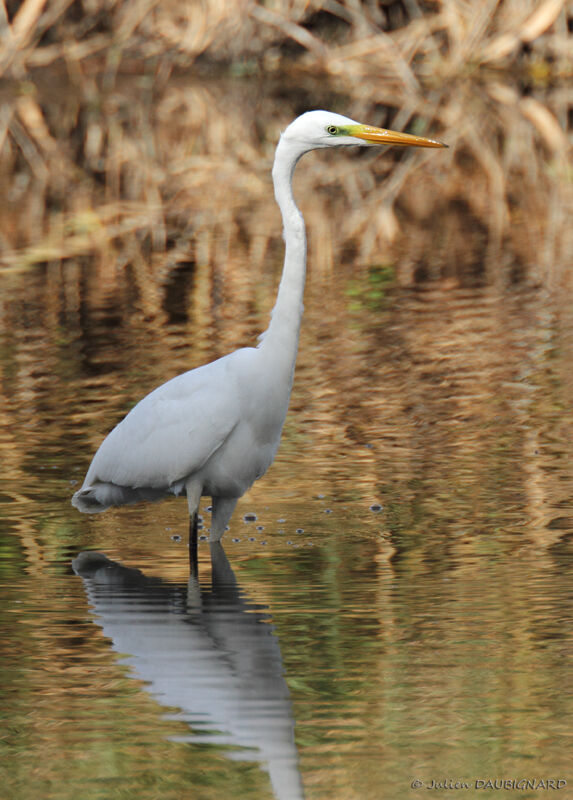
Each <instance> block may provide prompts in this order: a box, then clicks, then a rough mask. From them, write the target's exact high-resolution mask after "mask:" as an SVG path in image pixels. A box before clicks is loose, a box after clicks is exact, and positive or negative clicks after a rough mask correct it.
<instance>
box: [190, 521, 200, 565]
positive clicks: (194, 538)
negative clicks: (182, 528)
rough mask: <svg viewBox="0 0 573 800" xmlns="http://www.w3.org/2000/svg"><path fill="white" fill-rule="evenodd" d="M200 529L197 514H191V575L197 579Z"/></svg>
mask: <svg viewBox="0 0 573 800" xmlns="http://www.w3.org/2000/svg"><path fill="white" fill-rule="evenodd" d="M198 527H199V520H198V519H197V512H195V513H194V514H191V516H190V518H189V570H190V573H191V575H192V576H193V577H194V578H196V577H197V575H198V572H199V570H198V563H197V530H198Z"/></svg>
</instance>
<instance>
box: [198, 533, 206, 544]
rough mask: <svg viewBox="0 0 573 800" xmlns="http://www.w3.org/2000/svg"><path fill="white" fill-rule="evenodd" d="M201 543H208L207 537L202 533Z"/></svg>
mask: <svg viewBox="0 0 573 800" xmlns="http://www.w3.org/2000/svg"><path fill="white" fill-rule="evenodd" d="M199 541H200V542H206V541H207V537H206V536H205V534H204V533H202V534H201V536H200V537H199Z"/></svg>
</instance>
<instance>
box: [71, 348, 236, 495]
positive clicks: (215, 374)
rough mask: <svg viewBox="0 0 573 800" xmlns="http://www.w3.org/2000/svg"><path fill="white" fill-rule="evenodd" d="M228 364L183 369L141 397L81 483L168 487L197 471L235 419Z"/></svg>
mask: <svg viewBox="0 0 573 800" xmlns="http://www.w3.org/2000/svg"><path fill="white" fill-rule="evenodd" d="M232 355H235V354H232ZM230 362H231V357H230V356H226V357H225V358H222V359H219V360H218V361H215V362H212V363H211V364H206V365H205V366H203V367H199V368H197V369H194V370H191V371H190V372H185V373H183V374H182V375H178V376H177V377H176V378H173V379H172V380H170V381H168V382H167V383H164V384H163V385H162V386H159V387H158V388H157V389H155V390H154V391H153V392H151V393H150V394H148V395H147V396H146V397H144V398H143V400H141V401H140V402H139V403H138V404H137V405H136V406H135V407H134V408H133V409H132V410H131V411H130V412H129V414H128V415H127V416H126V417H125V418H124V419H123V420H122V421H121V422H120V423H119V424H118V425H117V426H116V427H115V428H114V429H113V430H112V431H111V432H110V433H109V435H108V436H107V438H106V439H105V440H104V441H103V442H102V444H101V446H100V448H99V450H98V451H97V453H96V455H95V457H94V459H93V461H92V464H91V466H90V469H89V470H88V474H87V475H86V480H85V483H84V486H89V485H92V484H94V483H97V482H103V483H113V484H116V485H118V486H129V487H149V488H156V489H169V488H172V487H173V486H174V484H177V483H178V482H182V481H184V479H185V478H187V477H188V476H190V475H192V474H193V473H194V472H196V471H197V470H199V469H200V468H201V467H202V466H203V464H205V462H206V461H207V460H208V459H209V458H210V456H211V455H212V454H213V453H214V452H215V451H216V450H218V449H219V447H221V445H222V444H223V443H224V442H225V440H226V438H227V437H228V436H229V434H230V433H231V431H232V430H233V428H234V427H235V425H236V424H237V422H238V421H239V409H238V404H237V402H236V400H234V397H233V395H234V392H233V378H232V369H230V367H231V364H230Z"/></svg>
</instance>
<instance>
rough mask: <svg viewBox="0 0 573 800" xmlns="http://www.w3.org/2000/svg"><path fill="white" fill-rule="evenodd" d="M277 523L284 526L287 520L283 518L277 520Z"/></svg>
mask: <svg viewBox="0 0 573 800" xmlns="http://www.w3.org/2000/svg"><path fill="white" fill-rule="evenodd" d="M277 522H278V523H279V525H282V524H283V523H284V522H286V519H285V518H284V517H281V518H280V519H277Z"/></svg>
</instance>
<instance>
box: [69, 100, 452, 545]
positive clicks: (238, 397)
mask: <svg viewBox="0 0 573 800" xmlns="http://www.w3.org/2000/svg"><path fill="white" fill-rule="evenodd" d="M344 145H362V146H364V145H400V146H404V147H407V146H412V147H445V145H443V144H442V143H441V142H437V141H434V140H432V139H425V138H423V137H420V136H412V135H410V134H405V133H396V132H394V131H388V130H384V129H382V128H375V127H371V126H368V125H361V124H359V123H357V122H355V121H354V120H352V119H349V118H348V117H343V116H341V115H340V114H334V113H331V112H328V111H309V112H307V113H306V114H302V115H301V116H300V117H298V118H297V119H295V120H294V122H292V123H291V124H290V125H289V126H288V127H287V128H286V130H285V131H284V132H283V134H282V135H281V137H280V140H279V143H278V145H277V149H276V154H275V159H274V165H273V183H274V190H275V198H276V201H277V203H278V205H279V208H280V211H281V215H282V219H283V226H284V241H285V259H284V267H283V273H282V278H281V282H280V286H279V290H278V295H277V300H276V303H275V306H274V308H273V311H272V315H271V321H270V324H269V327H268V328H267V330H266V331H265V332H264V334H262V335H261V337H260V341H259V344H258V346H257V347H245V348H242V349H240V350H236V351H235V352H234V353H230V354H229V355H227V356H224V357H223V358H220V359H218V360H217V361H213V362H211V363H210V364H205V365H204V366H201V367H198V368H197V369H193V370H190V371H189V372H185V373H183V374H182V375H178V376H177V377H175V378H173V379H172V380H170V381H167V383H164V384H163V385H162V386H159V387H158V388H157V389H155V390H154V391H152V392H151V393H150V394H148V395H147V396H146V397H144V398H143V400H141V401H140V402H139V403H138V404H137V405H136V406H135V407H134V408H133V409H132V410H131V411H130V412H129V414H127V416H126V417H125V418H124V419H123V420H122V421H121V422H120V423H119V424H118V425H117V426H116V427H115V428H114V429H113V430H112V431H111V432H110V433H109V434H108V436H107V437H106V438H105V439H104V441H103V442H102V444H101V445H100V447H99V449H98V451H97V452H96V454H95V456H94V458H93V461H92V463H91V465H90V467H89V469H88V472H87V475H86V477H85V480H84V483H83V486H82V488H81V489H80V490H79V491H78V492H76V493H75V494H74V496H73V499H72V503H73V504H74V506H75V507H76V508H78V509H79V510H80V511H84V512H88V513H94V512H97V511H105V510H106V509H107V508H109V507H111V506H120V505H124V504H126V503H134V502H138V501H142V500H156V499H159V498H161V497H164V496H165V495H167V494H170V493H171V494H174V495H181V494H186V496H187V504H188V507H189V514H190V521H191V532H192V538H195V541H196V534H197V522H196V520H197V511H198V508H199V501H200V499H201V497H202V496H203V495H208V496H210V497H211V498H212V522H211V535H210V538H211V541H219V540H220V539H221V537H222V536H223V533H224V531H225V528H226V526H227V523H228V522H229V519H230V518H231V514H232V513H233V510H234V508H235V505H236V503H237V500H238V499H239V497H241V495H243V494H244V493H245V492H246V491H247V489H249V487H250V486H251V485H252V484H253V483H254V482H255V481H256V480H257V478H260V477H261V476H262V475H264V473H265V472H266V471H267V469H268V468H269V466H270V465H271V463H272V461H273V459H274V457H275V453H276V451H277V448H278V445H279V441H280V437H281V431H282V427H283V423H284V421H285V417H286V413H287V408H288V404H289V398H290V393H291V388H292V383H293V376H294V367H295V361H296V354H297V348H298V337H299V329H300V322H301V318H302V311H303V305H302V300H303V292H304V283H305V270H306V235H305V227H304V220H303V218H302V215H301V213H300V211H299V210H298V208H297V206H296V203H295V201H294V197H293V192H292V177H293V172H294V169H295V167H296V164H297V162H298V160H299V159H300V157H301V156H302V155H304V153H307V152H308V151H309V150H315V149H321V148H325V147H339V146H344Z"/></svg>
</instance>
